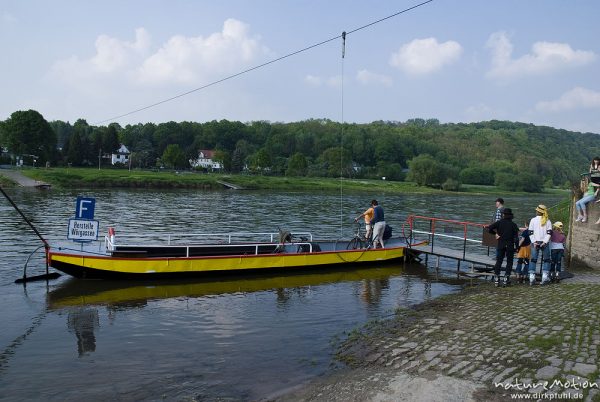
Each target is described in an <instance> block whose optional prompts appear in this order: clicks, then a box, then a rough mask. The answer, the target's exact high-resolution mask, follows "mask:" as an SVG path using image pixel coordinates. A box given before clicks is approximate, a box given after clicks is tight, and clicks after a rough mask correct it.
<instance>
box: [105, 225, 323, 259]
mask: <svg viewBox="0 0 600 402" xmlns="http://www.w3.org/2000/svg"><path fill="white" fill-rule="evenodd" d="M109 233H112V235H111V234H109V235H106V236H105V237H104V244H105V248H106V249H107V250H109V251H114V250H115V248H116V247H118V246H128V247H151V246H157V247H181V246H185V247H194V246H200V245H210V246H211V247H219V246H223V247H225V246H227V247H231V246H234V247H235V246H239V247H249V246H250V247H251V246H256V247H257V251H256V253H257V254H258V246H264V245H265V243H266V244H269V243H271V244H275V243H280V239H279V237H280V236H281V234H280V233H250V232H232V233H221V234H217V233H192V234H176V235H173V234H165V235H152V234H150V235H134V234H125V235H119V236H118V240H119V242H118V243H117V241H116V239H117V236H116V235H114V231H113V232H109ZM290 234H291V236H292V239H293V238H294V237H296V238H298V239H301V242H293V241H287V242H285V243H286V244H288V245H309V249H310V252H312V244H311V243H310V242H312V241H313V236H312V234H311V233H310V232H290ZM261 237H262V238H264V239H265V240H266V242H263V243H260V242H256V240H255V239H256V238H261ZM250 238H253V239H254V241H253V242H244V243H240V244H232V242H233V241H234V240H238V241H243V240H247V239H250ZM194 240H202V242H200V243H197V242H194V243H193V244H190V245H189V246H187V245H186V244H189V242H190V241H194ZM149 241H154V242H157V243H154V244H152V243H149ZM184 241H185V242H186V243H183V244H182V243H181V242H184ZM208 241H220V242H222V243H216V244H215V243H208ZM136 242H137V243H136ZM165 243H166V244H165Z"/></svg>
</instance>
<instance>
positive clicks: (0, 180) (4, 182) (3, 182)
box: [0, 175, 16, 187]
mask: <svg viewBox="0 0 600 402" xmlns="http://www.w3.org/2000/svg"><path fill="white" fill-rule="evenodd" d="M15 185H16V184H15V182H14V181H12V180H10V179H9V178H8V177H4V176H2V175H0V186H2V187H14V186H15Z"/></svg>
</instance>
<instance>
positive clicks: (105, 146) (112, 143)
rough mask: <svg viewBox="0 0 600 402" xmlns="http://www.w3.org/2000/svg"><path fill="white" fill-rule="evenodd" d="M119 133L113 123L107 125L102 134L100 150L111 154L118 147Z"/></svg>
mask: <svg viewBox="0 0 600 402" xmlns="http://www.w3.org/2000/svg"><path fill="white" fill-rule="evenodd" d="M119 146H120V144H119V134H118V133H117V128H116V127H115V125H114V124H111V125H109V126H108V128H107V129H106V131H104V133H103V135H102V150H103V151H104V152H106V153H108V154H111V153H113V152H115V151H117V150H118V149H119Z"/></svg>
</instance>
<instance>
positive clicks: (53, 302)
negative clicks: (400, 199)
mask: <svg viewBox="0 0 600 402" xmlns="http://www.w3.org/2000/svg"><path fill="white" fill-rule="evenodd" d="M407 270H408V271H410V272H411V273H412V274H419V275H421V276H423V274H424V271H423V269H422V268H421V267H420V266H416V267H414V266H413V267H411V268H408V269H407V266H406V265H402V264H392V265H387V266H386V265H384V266H367V267H366V268H356V267H351V268H343V269H330V270H326V271H323V272H321V271H318V272H316V271H306V270H304V271H296V272H294V273H288V274H262V275H259V276H252V277H239V276H229V277H223V278H217V279H212V280H202V281H196V282H191V281H190V280H186V281H180V280H164V281H147V282H143V281H87V280H81V279H75V278H69V279H68V280H66V281H65V282H63V283H62V284H61V285H60V286H57V287H56V288H55V289H53V290H51V291H50V292H49V293H48V296H47V301H48V308H49V309H51V310H52V309H62V308H66V307H71V306H97V305H106V306H109V307H110V308H111V310H115V311H117V310H126V309H133V308H143V307H145V306H146V305H147V303H148V301H149V300H159V299H170V298H181V297H187V298H199V297H203V296H209V295H224V294H232V293H251V292H258V291H264V290H274V292H275V294H276V303H277V305H278V306H279V307H285V305H286V304H287V303H289V302H290V300H291V299H292V298H293V297H294V296H296V297H298V298H304V297H307V296H308V294H309V292H310V287H311V286H316V285H323V284H328V283H340V282H354V281H362V283H363V288H364V289H363V291H362V292H361V299H362V300H363V301H364V302H365V303H366V304H369V305H373V304H375V305H376V304H378V303H379V302H380V301H381V293H382V291H383V290H387V289H389V277H390V276H398V275H402V274H403V273H405V272H406V271H407Z"/></svg>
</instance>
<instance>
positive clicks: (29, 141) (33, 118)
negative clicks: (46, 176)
mask: <svg viewBox="0 0 600 402" xmlns="http://www.w3.org/2000/svg"><path fill="white" fill-rule="evenodd" d="M2 131H3V133H4V134H3V141H4V142H5V144H6V146H7V147H8V149H9V151H11V152H12V153H13V154H15V155H35V156H37V157H39V158H40V159H41V160H40V162H41V163H44V162H46V161H53V160H54V159H55V157H56V134H55V133H54V130H52V127H50V124H49V123H48V122H47V121H46V120H45V119H44V117H43V116H42V115H41V114H40V113H38V112H36V111H35V110H27V111H17V112H14V113H13V114H11V115H10V117H9V118H8V119H7V120H6V121H5V122H4V124H3V125H2Z"/></svg>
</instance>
